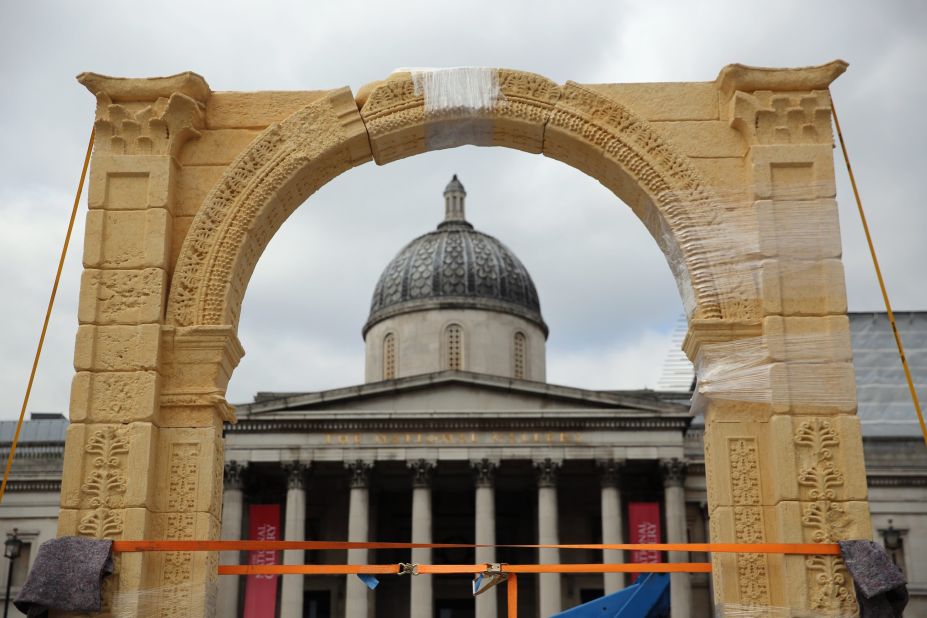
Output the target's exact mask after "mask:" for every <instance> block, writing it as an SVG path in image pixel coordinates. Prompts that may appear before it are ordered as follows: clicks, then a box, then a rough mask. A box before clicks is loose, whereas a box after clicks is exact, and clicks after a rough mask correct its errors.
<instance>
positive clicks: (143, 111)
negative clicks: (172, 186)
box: [77, 73, 209, 157]
mask: <svg viewBox="0 0 927 618" xmlns="http://www.w3.org/2000/svg"><path fill="white" fill-rule="evenodd" d="M77 80H78V81H79V82H80V83H81V84H83V85H84V86H85V87H86V88H87V89H88V90H90V91H91V92H92V93H93V94H94V95H96V97H97V111H96V122H95V123H94V129H95V132H96V137H95V140H94V144H95V147H96V149H98V150H99V152H100V153H109V154H115V155H170V156H172V157H176V156H177V155H178V153H179V152H180V149H181V147H182V146H183V145H184V144H185V143H186V142H187V141H188V140H190V139H191V138H195V137H199V136H200V129H202V128H204V126H205V101H206V99H207V98H208V96H209V86H207V85H206V82H205V81H203V79H202V78H201V77H200V76H198V75H196V74H195V73H182V74H179V75H174V76H172V77H165V78H155V79H151V80H139V79H133V80H125V79H119V78H112V77H106V76H103V75H97V74H96V73H81V74H80V75H79V76H78V77H77ZM171 88H176V90H171ZM117 101H121V102H122V103H117ZM146 103H148V104H147V105H146Z"/></svg>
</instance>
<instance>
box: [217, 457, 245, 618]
mask: <svg viewBox="0 0 927 618" xmlns="http://www.w3.org/2000/svg"><path fill="white" fill-rule="evenodd" d="M244 470H245V466H244V465H242V464H240V463H238V462H237V461H230V462H228V463H227V464H225V473H224V475H223V480H224V485H225V492H224V493H223V494H222V539H223V540H225V541H238V540H240V539H241V522H242V511H243V505H244V497H243V495H242V473H243V472H244ZM240 557H241V552H231V551H224V552H220V553H219V563H220V564H239V559H240ZM240 579H241V578H239V577H220V578H219V596H218V598H217V599H216V609H217V612H216V615H217V616H237V615H238V582H239V581H240Z"/></svg>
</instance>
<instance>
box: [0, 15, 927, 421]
mask: <svg viewBox="0 0 927 618" xmlns="http://www.w3.org/2000/svg"><path fill="white" fill-rule="evenodd" d="M255 7H256V5H255V4H254V3H248V2H228V3H223V4H222V5H217V4H215V3H195V2H179V1H177V2H162V3H158V4H157V5H138V6H136V7H129V6H128V5H126V4H125V3H117V2H112V1H109V2H98V3H95V4H94V6H93V10H88V9H87V7H83V6H80V4H79V3H57V4H56V6H55V7H54V10H52V9H51V8H50V6H49V5H48V4H46V3H41V2H33V3H18V4H14V5H12V7H11V8H8V9H7V10H6V11H5V14H4V19H3V20H2V23H0V70H2V71H3V75H4V78H5V85H6V86H7V91H6V93H5V96H4V97H3V98H2V99H0V123H2V124H0V128H2V129H3V135H4V140H3V141H2V142H0V170H2V171H0V177H2V179H3V182H2V183H0V212H2V214H3V220H4V223H5V225H4V227H5V235H0V239H4V246H3V247H0V259H2V264H3V266H2V269H3V270H2V273H0V292H2V294H3V297H4V298H5V299H7V302H5V303H4V305H3V318H4V319H3V321H2V326H0V328H2V329H3V330H2V336H3V341H4V353H3V354H2V355H0V369H2V374H0V386H2V392H3V399H2V406H0V417H4V418H9V417H11V416H13V415H14V414H15V413H16V412H18V409H19V405H20V404H19V402H20V398H21V396H22V392H23V388H24V386H25V380H26V377H27V373H28V368H29V364H30V363H31V361H32V354H33V351H34V345H35V340H36V338H37V337H38V328H39V327H40V326H41V317H42V314H43V312H44V303H45V301H46V299H47V294H48V286H49V285H50V282H51V276H52V274H53V272H54V267H55V264H56V260H57V253H56V252H57V250H58V247H59V243H60V240H61V237H62V236H63V233H64V226H65V224H66V219H67V213H68V209H69V207H70V201H71V198H70V197H69V195H71V194H72V192H73V189H74V185H75V184H76V180H77V173H78V171H79V165H80V161H81V158H82V156H83V148H84V146H85V144H86V139H87V134H88V132H89V129H90V122H91V119H92V113H93V106H94V102H93V100H92V98H91V97H90V96H89V94H88V93H87V92H86V91H85V90H84V89H83V88H81V87H80V86H79V85H78V84H77V83H76V82H75V81H74V75H75V74H77V73H79V72H81V71H86V70H92V71H98V72H102V73H109V74H114V75H125V76H147V75H164V74H170V73H175V72H178V71H182V70H188V69H192V70H196V71H198V72H200V73H201V74H203V75H204V76H205V77H206V78H207V79H208V80H209V82H210V84H211V86H212V87H213V88H215V89H217V90H259V89H309V88H329V87H334V86H339V85H345V84H348V85H351V86H353V87H354V88H357V87H358V86H360V85H361V84H363V83H365V82H368V81H371V80H374V79H381V78H383V77H384V76H385V75H387V74H388V73H389V72H390V71H391V70H392V69H394V68H396V67H401V66H455V65H488V66H508V67H512V68H519V69H523V70H531V71H536V72H538V73H542V74H544V75H547V76H548V77H550V78H552V79H554V80H556V81H560V82H562V81H564V80H567V79H573V80H576V81H581V82H609V81H686V80H700V81H709V80H712V79H714V77H715V76H716V75H717V72H718V70H719V69H720V68H721V67H722V66H723V65H724V64H727V63H729V62H744V63H748V64H757V65H767V66H795V65H808V64H815V63H819V62H825V61H828V60H830V59H833V58H836V57H843V58H845V59H846V60H848V61H850V62H851V67H850V70H849V72H848V73H847V75H845V76H844V77H842V78H840V79H839V80H838V81H837V82H836V83H835V84H834V86H833V93H834V96H835V100H836V101H837V104H838V106H839V108H838V109H839V111H840V113H841V120H842V121H843V124H844V129H845V132H846V134H847V138H848V140H849V142H850V147H851V154H852V156H853V157H854V166H855V169H856V171H857V174H858V176H859V180H860V183H861V188H862V190H863V195H864V198H865V199H866V202H867V206H868V212H869V216H870V223H871V225H872V227H873V231H874V232H875V234H876V241H877V245H878V248H879V249H880V258H881V260H882V266H883V269H884V271H885V272H886V277H887V280H888V282H889V285H890V291H891V292H892V294H893V298H894V300H895V303H896V305H897V306H898V307H899V308H905V309H916V308H925V307H927V291H925V286H924V285H923V275H922V274H921V272H920V271H921V266H920V265H921V264H923V263H924V262H925V258H927V252H925V250H924V244H923V241H922V238H921V237H922V236H923V232H922V231H923V230H924V229H925V227H927V226H925V223H927V220H925V219H927V214H925V209H923V208H921V207H920V204H921V203H922V202H923V197H922V194H923V189H922V186H921V183H920V177H921V175H922V172H921V170H922V169H924V168H925V158H927V157H925V155H924V154H923V148H922V145H921V143H920V142H921V141H923V136H924V135H927V119H925V118H924V116H923V115H922V114H921V113H920V103H921V101H923V100H924V99H925V97H924V95H925V94H927V93H925V89H927V85H925V82H924V80H922V79H921V73H922V72H923V67H924V66H927V62H925V61H927V40H925V38H924V37H923V32H925V31H927V11H925V10H924V9H923V8H922V7H921V5H920V4H919V3H914V2H908V3H906V2H897V3H882V4H875V3H868V2H862V1H859V2H850V3H836V2H824V3H812V4H809V3H804V2H797V1H793V2H780V3H776V4H765V5H764V4H755V5H752V6H751V7H750V8H747V5H745V4H744V3H742V2H713V3H682V2H680V3H656V2H600V3H585V4H582V5H581V6H579V5H575V3H574V5H570V6H564V5H558V4H555V3H535V2H531V3H528V2H524V3H517V2H513V3H503V2H498V1H497V2H492V3H490V2H471V3H468V4H467V5H466V7H465V8H464V7H462V6H461V5H459V4H448V3H435V2H429V3H426V2H414V3H413V2H409V3H403V4H401V5H398V6H397V5H396V4H395V3H363V4H362V3H354V4H351V3H338V4H335V3H318V2H316V3H311V5H310V4H309V3H302V2H296V1H291V2H277V3H265V5H261V7H260V9H259V10H258V9H256V8H255ZM836 164H837V170H838V179H839V181H840V182H839V185H838V190H839V196H838V199H839V201H840V215H841V221H842V226H843V236H844V253H845V257H844V259H845V267H846V273H847V288H848V295H849V299H850V307H851V309H877V308H879V306H880V302H881V301H880V298H879V294H878V290H877V288H876V287H875V285H874V277H873V275H872V268H871V264H870V262H869V258H868V255H867V254H866V251H865V245H864V241H863V239H862V236H861V234H860V232H859V223H858V221H857V217H856V215H855V207H854V206H853V203H852V200H851V194H850V193H849V186H848V184H847V183H846V181H845V178H844V176H845V174H844V172H843V171H842V168H841V164H840V160H839V159H837V160H836ZM453 172H457V173H459V174H460V175H461V178H462V179H463V181H464V183H465V185H466V186H467V189H468V192H469V194H470V197H469V201H468V205H469V210H468V213H469V216H470V219H471V220H472V221H473V222H474V224H475V225H476V226H477V227H478V228H480V229H482V230H484V231H486V232H487V233H490V234H493V235H494V236H497V237H498V238H499V239H501V240H502V241H503V242H504V243H506V244H507V245H509V246H510V247H511V248H512V249H513V250H514V251H515V252H516V253H517V254H518V255H519V257H520V258H521V259H522V261H524V263H525V264H526V265H527V267H528V268H529V270H530V271H531V273H532V275H533V276H534V278H535V281H536V283H537V286H538V289H539V292H540V294H541V301H542V308H543V311H544V314H545V317H546V319H547V320H548V322H549V323H550V326H551V338H550V342H549V354H550V356H551V359H550V367H551V375H550V379H551V381H554V382H576V381H577V380H580V378H581V377H586V378H587V379H588V382H587V384H588V385H595V386H602V387H604V386H608V385H621V386H631V385H630V384H628V383H627V382H626V380H627V379H630V376H632V375H633V376H635V377H634V379H636V380H639V381H642V382H647V381H648V380H650V378H648V377H647V376H652V375H654V373H653V370H651V372H650V373H647V372H646V371H643V372H640V373H637V374H635V373H634V372H632V371H631V370H630V369H628V364H627V363H628V361H627V358H629V357H631V356H633V357H635V358H641V364H646V365H647V366H649V367H651V368H652V367H654V365H655V364H658V362H659V359H661V358H662V356H661V355H660V354H652V353H649V354H647V355H645V356H642V355H644V354H645V350H649V349H650V348H652V347H653V346H654V345H656V344H655V343H654V342H656V341H662V340H661V339H660V337H664V338H665V335H666V333H667V332H668V330H669V329H671V328H672V326H673V324H674V322H675V318H676V316H677V315H678V313H679V312H680V310H681V307H680V303H679V299H678V295H677V293H676V290H675V284H674V282H673V280H672V277H671V276H670V273H669V270H668V268H667V266H666V263H665V260H664V258H663V256H662V255H661V254H660V252H659V250H658V249H657V248H656V246H655V245H654V243H653V240H652V239H651V238H650V237H649V236H648V234H647V232H646V231H645V230H644V228H643V226H642V225H641V224H640V222H639V221H637V220H636V219H635V218H634V216H633V215H632V214H631V212H630V209H628V208H627V207H626V206H624V205H622V204H620V203H619V202H618V201H617V200H616V199H615V198H614V196H612V195H611V194H610V193H609V192H608V191H607V190H606V189H604V188H603V187H601V186H600V185H599V184H598V183H596V182H595V181H592V180H590V179H589V178H587V177H585V176H583V175H582V174H581V173H579V172H577V171H575V170H573V169H570V168H568V167H566V166H563V165H562V164H559V163H557V162H554V161H550V160H546V159H544V158H542V157H532V156H530V155H526V154H523V153H517V152H514V151H500V150H487V149H476V148H470V147H468V148H460V149H456V150H453V151H443V152H436V153H429V154H428V155H424V156H421V157H416V158H413V159H409V160H404V161H399V162H396V163H393V164H390V165H389V166H386V167H383V168H380V167H376V166H375V165H373V164H368V165H365V166H362V167H361V168H358V169H355V170H352V171H351V172H348V173H347V174H344V175H343V176H341V177H339V178H337V179H335V180H334V181H332V182H331V183H330V184H329V185H327V186H326V187H323V188H322V189H321V190H320V191H319V192H318V193H317V194H316V195H314V196H313V197H312V198H310V200H309V201H308V202H307V203H306V204H305V205H304V206H303V207H301V208H300V209H298V210H297V212H296V213H295V214H294V215H293V217H292V218H291V219H290V220H289V221H287V222H286V223H285V224H284V226H283V228H282V229H281V231H280V233H279V234H278V235H277V237H275V238H274V240H273V242H272V243H271V244H270V246H269V248H268V250H267V252H266V253H265V255H264V256H263V258H262V260H261V262H260V263H259V264H258V267H257V270H256V272H255V274H254V277H253V279H252V282H251V286H250V288H249V292H248V295H247V297H246V299H245V305H244V307H243V318H242V323H241V330H240V337H241V339H242V341H243V343H244V345H245V347H246V349H247V351H248V356H247V357H246V358H245V359H244V360H243V362H242V364H241V366H240V368H239V370H238V371H237V372H236V374H235V376H234V378H233V381H232V383H231V385H230V391H229V395H230V398H231V399H233V400H236V401H241V400H244V399H249V398H250V397H251V396H252V395H253V393H254V392H255V391H256V390H259V389H263V390H272V389H278V390H301V389H307V390H308V389H316V388H326V387H333V386H339V385H344V384H350V383H355V382H357V381H359V380H360V379H361V376H362V373H363V367H362V363H363V348H362V341H361V337H360V328H361V325H362V324H363V322H364V320H365V319H366V315H367V310H368V307H369V300H370V294H371V291H372V288H373V285H374V283H375V282H376V279H377V277H378V276H379V273H380V270H381V269H382V268H383V267H384V266H385V264H386V263H387V262H388V261H389V259H390V258H391V257H392V256H393V255H394V254H395V253H396V252H397V251H398V250H399V249H400V247H401V246H402V245H403V244H405V243H406V242H408V241H409V240H411V239H412V238H413V237H414V236H416V235H418V234H421V233H424V232H426V231H428V230H430V229H432V227H433V226H434V225H435V224H436V223H437V221H438V219H439V218H440V216H441V195H440V192H441V189H442V188H443V187H444V184H445V183H446V182H447V179H448V177H449V176H450V174H451V173H453ZM82 218H83V212H82V213H81V220H82ZM80 254H81V236H80V232H78V235H77V236H76V237H75V244H74V246H73V247H72V250H71V254H70V257H69V260H68V265H67V269H66V271H65V275H64V280H63V283H62V289H61V291H60V296H59V301H58V302H59V304H58V307H57V310H56V311H57V312H56V314H55V317H54V319H53V321H52V324H51V328H50V331H49V339H48V341H47V344H46V350H45V352H44V354H43V361H42V365H41V370H40V373H39V377H38V380H37V383H36V387H35V389H34V394H33V405H32V406H30V408H31V409H33V410H43V409H44V410H47V409H55V410H60V411H64V410H66V408H67V404H68V390H69V384H70V379H71V375H72V373H73V368H72V366H71V362H72V359H71V357H72V351H73V340H74V331H75V329H76V317H75V316H76V307H77V285H78V281H79V277H80ZM11 299H13V300H11ZM645 335H646V336H645ZM647 346H650V348H648V347H647Z"/></svg>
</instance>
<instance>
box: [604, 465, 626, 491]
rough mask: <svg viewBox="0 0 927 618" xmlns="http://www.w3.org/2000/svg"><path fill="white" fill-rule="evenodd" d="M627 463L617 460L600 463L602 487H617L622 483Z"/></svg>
mask: <svg viewBox="0 0 927 618" xmlns="http://www.w3.org/2000/svg"><path fill="white" fill-rule="evenodd" d="M624 465H625V462H624V461H621V460H615V459H605V460H603V461H600V462H598V468H599V482H600V483H601V484H602V487H617V486H618V483H619V482H620V481H621V471H622V469H623V468H624Z"/></svg>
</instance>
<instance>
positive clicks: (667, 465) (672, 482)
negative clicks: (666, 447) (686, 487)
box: [660, 457, 689, 487]
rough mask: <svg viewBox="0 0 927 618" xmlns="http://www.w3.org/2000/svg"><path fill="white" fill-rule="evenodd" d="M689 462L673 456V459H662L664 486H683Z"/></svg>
mask: <svg viewBox="0 0 927 618" xmlns="http://www.w3.org/2000/svg"><path fill="white" fill-rule="evenodd" d="M688 467H689V463H688V462H687V461H685V460H681V459H678V458H676V457H673V458H672V459H661V460H660V471H661V472H662V473H663V486H664V487H672V486H682V484H683V483H684V482H685V480H686V470H687V469H688Z"/></svg>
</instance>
